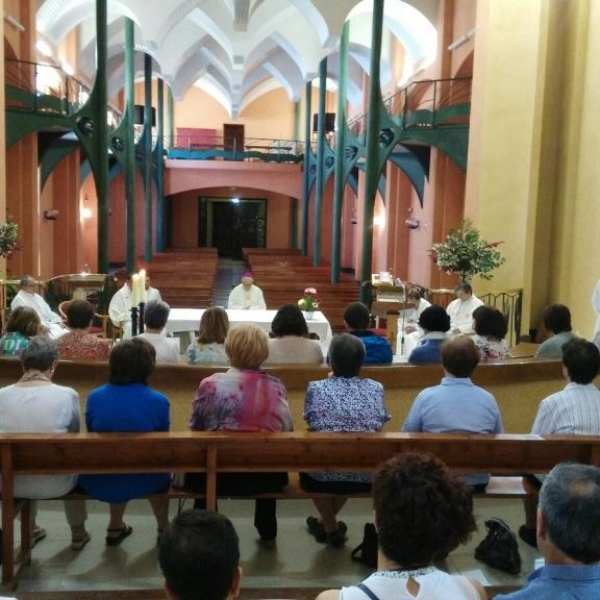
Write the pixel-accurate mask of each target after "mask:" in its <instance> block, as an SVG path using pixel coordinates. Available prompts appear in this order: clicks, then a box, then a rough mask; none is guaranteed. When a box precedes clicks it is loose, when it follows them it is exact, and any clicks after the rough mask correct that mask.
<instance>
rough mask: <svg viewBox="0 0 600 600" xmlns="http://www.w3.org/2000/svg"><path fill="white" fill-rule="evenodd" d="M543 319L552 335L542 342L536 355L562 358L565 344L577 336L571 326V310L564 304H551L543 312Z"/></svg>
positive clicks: (538, 356) (537, 356)
mask: <svg viewBox="0 0 600 600" xmlns="http://www.w3.org/2000/svg"><path fill="white" fill-rule="evenodd" d="M542 320H543V322H544V327H545V328H546V329H547V330H548V331H551V332H552V336H551V337H549V338H548V339H547V340H546V341H545V342H542V343H541V344H540V347H539V348H538V349H537V352H536V353H535V357H536V358H562V348H563V346H564V345H565V344H566V343H567V342H568V341H569V340H572V339H574V338H576V337H577V336H576V335H575V334H574V333H573V331H572V327H571V311H570V310H569V308H568V307H567V306H565V305H564V304H558V303H553V304H549V305H548V306H546V308H545V309H544V312H543V313H542Z"/></svg>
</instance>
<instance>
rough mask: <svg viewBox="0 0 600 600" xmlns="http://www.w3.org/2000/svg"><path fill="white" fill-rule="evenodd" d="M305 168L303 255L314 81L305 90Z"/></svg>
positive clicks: (306, 246) (306, 248)
mask: <svg viewBox="0 0 600 600" xmlns="http://www.w3.org/2000/svg"><path fill="white" fill-rule="evenodd" d="M304 98H305V100H304V105H305V106H304V165H303V166H304V168H303V170H302V173H303V174H304V177H303V178H302V232H301V236H302V241H301V253H302V256H306V255H307V254H308V207H309V204H310V154H311V152H312V149H311V144H310V135H311V131H312V128H311V118H312V114H311V113H312V82H311V81H308V82H307V83H306V88H305V92H304Z"/></svg>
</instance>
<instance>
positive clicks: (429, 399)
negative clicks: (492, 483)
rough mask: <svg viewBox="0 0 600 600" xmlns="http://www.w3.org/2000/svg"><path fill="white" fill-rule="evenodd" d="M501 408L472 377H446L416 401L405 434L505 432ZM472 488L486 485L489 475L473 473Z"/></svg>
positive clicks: (467, 480) (467, 479)
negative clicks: (475, 383)
mask: <svg viewBox="0 0 600 600" xmlns="http://www.w3.org/2000/svg"><path fill="white" fill-rule="evenodd" d="M503 430H504V428H503V427H502V417H501V416H500V409H499V408H498V404H497V403H496V400H495V398H494V396H492V394H490V393H489V392H487V391H486V390H484V389H483V388H480V387H478V386H476V385H474V384H473V382H472V381H471V379H470V378H469V377H443V378H442V382H441V384H440V385H436V386H434V387H430V388H426V389H424V390H423V391H422V392H421V393H420V394H419V395H418V396H417V397H416V399H415V401H414V402H413V405H412V407H411V409H410V411H409V413H408V416H407V417H406V420H405V421H404V425H402V431H406V432H411V431H413V432H423V433H452V432H465V433H502V432H503ZM463 479H464V480H465V481H466V482H467V483H469V484H470V485H478V484H482V483H487V482H488V480H489V475H486V474H485V473H481V474H480V473H471V474H469V475H465V476H464V477H463Z"/></svg>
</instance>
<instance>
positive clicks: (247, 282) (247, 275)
mask: <svg viewBox="0 0 600 600" xmlns="http://www.w3.org/2000/svg"><path fill="white" fill-rule="evenodd" d="M253 283H254V275H252V271H244V273H242V285H243V286H244V288H245V289H247V290H249V289H250V288H251V287H252V284H253Z"/></svg>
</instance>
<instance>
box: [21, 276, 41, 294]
mask: <svg viewBox="0 0 600 600" xmlns="http://www.w3.org/2000/svg"><path fill="white" fill-rule="evenodd" d="M19 287H20V288H21V289H22V290H23V291H24V292H26V293H28V294H35V293H36V292H37V281H36V280H35V279H34V278H33V277H32V276H31V275H24V276H23V277H21V280H20V281H19Z"/></svg>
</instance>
